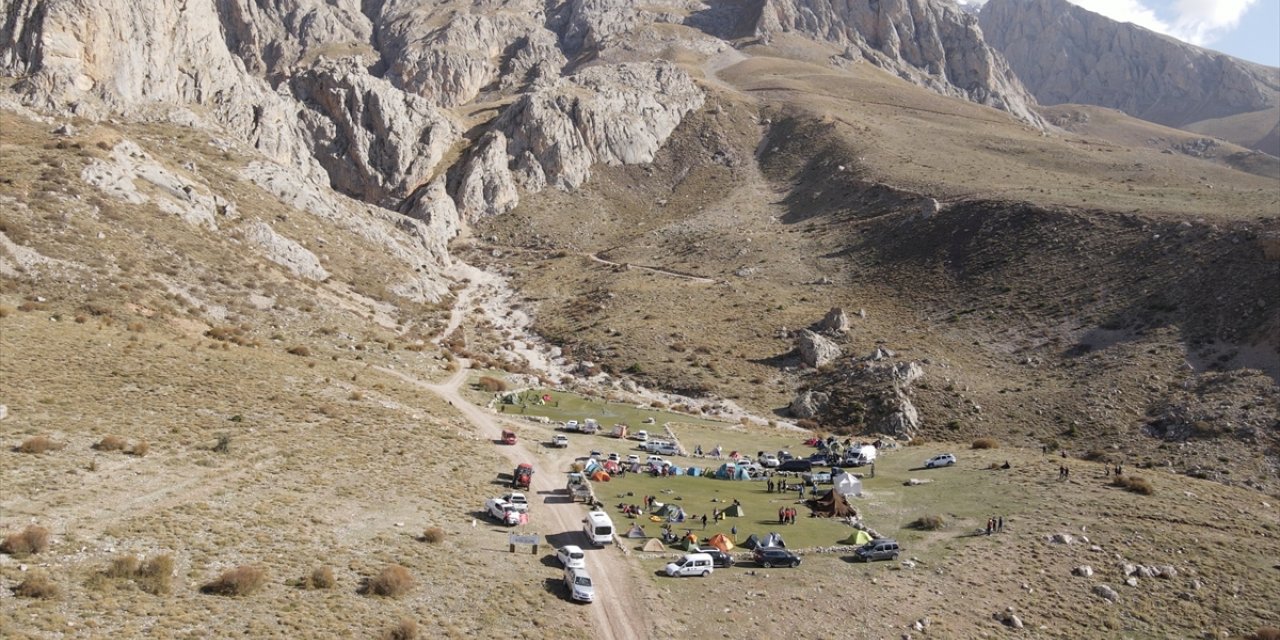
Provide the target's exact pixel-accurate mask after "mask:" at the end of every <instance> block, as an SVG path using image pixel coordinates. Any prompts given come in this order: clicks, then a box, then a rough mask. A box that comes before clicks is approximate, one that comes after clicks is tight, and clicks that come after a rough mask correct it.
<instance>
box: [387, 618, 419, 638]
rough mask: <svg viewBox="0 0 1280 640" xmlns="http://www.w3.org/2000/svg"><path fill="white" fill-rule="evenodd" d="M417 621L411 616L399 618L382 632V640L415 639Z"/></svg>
mask: <svg viewBox="0 0 1280 640" xmlns="http://www.w3.org/2000/svg"><path fill="white" fill-rule="evenodd" d="M417 637H418V623H417V622H415V621H414V620H413V619H411V618H400V621H399V622H397V623H396V624H395V626H393V627H391V628H390V629H387V630H386V631H384V632H383V633H382V638H383V640H416V639H417Z"/></svg>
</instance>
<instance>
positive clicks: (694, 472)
mask: <svg viewBox="0 0 1280 640" xmlns="http://www.w3.org/2000/svg"><path fill="white" fill-rule="evenodd" d="M686 473H688V474H689V475H691V476H693V477H695V478H696V477H698V476H700V475H702V468H701V467H689V470H688V471H686Z"/></svg>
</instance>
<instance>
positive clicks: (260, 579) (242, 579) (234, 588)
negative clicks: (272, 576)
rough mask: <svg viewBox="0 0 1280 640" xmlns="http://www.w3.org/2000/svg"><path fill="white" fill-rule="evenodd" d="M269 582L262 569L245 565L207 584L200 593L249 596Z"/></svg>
mask: <svg viewBox="0 0 1280 640" xmlns="http://www.w3.org/2000/svg"><path fill="white" fill-rule="evenodd" d="M266 582H267V572H266V571H265V570H263V569H262V567H252V566H248V565H243V566H239V567H236V568H234V569H227V570H226V571H223V572H222V575H220V576H218V578H217V579H216V580H212V581H210V582H206V583H205V584H204V586H202V587H200V593H208V594H212V595H218V596H247V595H249V594H251V593H253V592H254V591H257V590H258V589H260V588H262V585H264V584H266Z"/></svg>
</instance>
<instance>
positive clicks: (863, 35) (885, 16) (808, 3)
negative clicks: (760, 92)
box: [756, 0, 1043, 126]
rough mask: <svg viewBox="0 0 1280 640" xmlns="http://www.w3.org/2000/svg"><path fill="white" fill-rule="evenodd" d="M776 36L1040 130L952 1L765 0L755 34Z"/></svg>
mask: <svg viewBox="0 0 1280 640" xmlns="http://www.w3.org/2000/svg"><path fill="white" fill-rule="evenodd" d="M780 31H799V32H802V33H807V34H809V35H811V36H813V37H816V38H820V39H824V40H827V41H829V42H832V43H834V44H836V45H838V46H844V47H845V48H846V49H847V50H853V49H856V50H857V51H858V52H859V53H860V54H861V56H862V58H863V59H865V60H867V61H869V62H871V63H872V64H875V65H876V66H879V67H881V68H883V69H885V70H886V71H888V72H890V73H892V74H894V75H896V76H898V77H900V78H903V79H906V80H908V81H910V82H914V83H916V84H918V85H920V86H923V87H927V88H929V89H932V90H934V91H937V92H938V93H941V94H944V95H950V96H956V97H961V98H965V99H967V100H972V101H974V102H977V103H980V104H985V105H988V106H991V107H995V108H997V109H1002V110H1004V111H1007V112H1009V113H1011V114H1013V115H1014V116H1016V117H1018V118H1021V119H1022V120H1025V121H1027V122H1029V123H1032V124H1034V125H1035V126H1043V122H1042V120H1041V118H1040V116H1039V115H1037V114H1036V113H1035V112H1034V111H1033V110H1032V108H1031V107H1032V105H1034V104H1035V99H1034V98H1032V97H1031V94H1030V93H1029V92H1028V91H1027V90H1026V88H1025V87H1023V86H1022V83H1021V82H1019V81H1018V78H1017V77H1016V76H1014V74H1013V72H1012V71H1011V70H1010V69H1009V65H1008V63H1007V62H1005V60H1004V57H1003V56H1001V55H1000V53H999V52H997V51H996V50H995V49H994V48H992V47H991V46H989V45H988V44H987V43H986V41H985V40H984V39H983V36H982V29H980V28H979V27H978V19H977V18H976V17H974V16H972V15H968V14H966V13H964V12H962V11H960V9H959V8H957V7H956V6H955V5H954V4H953V3H949V2H939V1H937V0H883V1H881V2H827V1H826V0H765V2H764V6H763V8H762V10H761V12H760V20H759V23H758V24H757V25H756V32H757V34H758V35H761V36H763V37H765V38H767V37H768V36H769V34H771V33H775V32H780ZM851 52H852V51H851Z"/></svg>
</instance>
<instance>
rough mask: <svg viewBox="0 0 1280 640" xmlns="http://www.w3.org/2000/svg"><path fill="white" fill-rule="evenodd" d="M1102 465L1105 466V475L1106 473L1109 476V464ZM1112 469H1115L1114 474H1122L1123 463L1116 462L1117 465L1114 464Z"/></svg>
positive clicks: (1110, 471)
mask: <svg viewBox="0 0 1280 640" xmlns="http://www.w3.org/2000/svg"><path fill="white" fill-rule="evenodd" d="M1104 467H1105V468H1106V470H1107V475H1108V476H1110V475H1111V473H1112V468H1111V465H1110V464H1106V465H1104ZM1114 471H1115V474H1116V475H1123V474H1124V465H1119V464H1118V465H1116V466H1115V469H1114Z"/></svg>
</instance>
